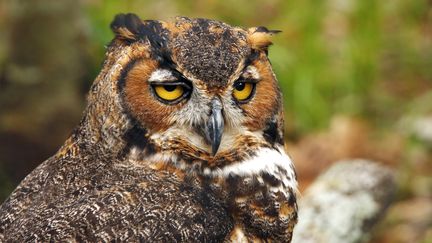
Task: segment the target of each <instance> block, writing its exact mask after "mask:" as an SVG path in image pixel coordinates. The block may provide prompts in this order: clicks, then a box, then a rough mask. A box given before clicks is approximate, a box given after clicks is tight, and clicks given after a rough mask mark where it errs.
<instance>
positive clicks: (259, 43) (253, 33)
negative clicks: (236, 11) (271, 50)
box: [247, 26, 281, 51]
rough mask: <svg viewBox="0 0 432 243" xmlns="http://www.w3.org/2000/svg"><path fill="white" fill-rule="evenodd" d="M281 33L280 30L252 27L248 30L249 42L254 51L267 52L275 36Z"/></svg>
mask: <svg viewBox="0 0 432 243" xmlns="http://www.w3.org/2000/svg"><path fill="white" fill-rule="evenodd" d="M279 32H281V31H280V30H269V29H267V28H266V27H264V26H259V27H252V28H249V29H248V38H247V39H248V42H249V45H250V46H251V47H252V49H255V50H264V51H267V49H268V47H269V46H270V45H271V44H272V41H271V39H272V37H273V35H275V34H277V33H279Z"/></svg>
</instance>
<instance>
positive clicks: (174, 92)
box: [154, 84, 184, 101]
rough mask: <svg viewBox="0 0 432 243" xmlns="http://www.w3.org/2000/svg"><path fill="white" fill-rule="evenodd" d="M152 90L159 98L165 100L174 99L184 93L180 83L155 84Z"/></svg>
mask: <svg viewBox="0 0 432 243" xmlns="http://www.w3.org/2000/svg"><path fill="white" fill-rule="evenodd" d="M154 90H155V92H156V94H157V96H159V98H161V99H163V100H166V101H173V100H176V99H178V98H180V97H182V95H183V94H184V88H183V86H181V85H171V84H170V85H155V86H154Z"/></svg>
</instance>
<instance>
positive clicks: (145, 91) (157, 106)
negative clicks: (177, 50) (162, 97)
mask: <svg viewBox="0 0 432 243" xmlns="http://www.w3.org/2000/svg"><path fill="white" fill-rule="evenodd" d="M157 67H158V63H157V62H156V61H155V60H151V59H141V60H137V61H136V62H135V63H134V64H133V66H132V68H131V69H130V70H129V72H128V73H127V75H126V77H125V86H124V91H123V92H124V99H125V101H126V104H127V106H128V108H129V110H130V111H131V113H132V114H133V116H134V117H135V118H136V119H138V120H139V121H140V122H141V123H142V124H141V125H142V126H143V127H145V128H146V129H147V130H148V131H149V132H152V133H153V132H159V131H162V130H166V129H167V128H168V127H169V126H170V125H171V124H169V123H168V121H169V119H168V117H169V116H170V114H171V113H172V112H173V111H174V110H176V109H178V106H176V105H165V104H163V103H161V102H160V101H158V100H157V99H156V98H155V97H154V94H152V91H151V86H150V84H149V82H148V81H147V80H148V79H149V77H150V75H151V73H152V72H153V71H154V70H155V69H156V68H157Z"/></svg>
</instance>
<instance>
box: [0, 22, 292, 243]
mask: <svg viewBox="0 0 432 243" xmlns="http://www.w3.org/2000/svg"><path fill="white" fill-rule="evenodd" d="M111 28H112V29H113V31H114V33H115V38H114V40H113V41H112V42H111V44H110V45H109V47H108V50H107V54H106V60H105V62H104V64H103V68H102V70H101V72H100V74H99V76H98V77H97V78H96V80H95V82H94V84H93V86H92V87H91V90H90V92H89V95H88V106H87V108H86V110H85V112H84V117H83V119H82V120H81V122H80V124H79V126H78V127H77V128H76V129H75V130H74V132H73V133H72V135H71V136H70V138H69V139H68V140H67V141H66V142H65V144H64V145H63V146H62V147H61V149H60V150H59V151H58V152H57V153H56V154H55V155H54V156H53V157H51V158H49V159H48V160H46V161H45V162H43V163H42V164H41V165H40V166H39V167H38V168H36V169H35V170H34V171H33V172H32V173H31V174H30V175H28V176H27V177H26V178H25V179H24V180H23V181H22V182H21V184H20V185H19V186H18V187H17V188H16V189H15V191H14V192H13V193H12V194H11V195H10V197H9V198H8V199H7V200H6V201H5V202H4V203H3V205H2V206H1V208H0V215H1V216H0V217H1V218H0V241H1V242H3V241H5V242H8V241H19V242H24V241H43V242H47V241H59V240H62V241H63V240H66V241H95V242H96V241H97V242H100V241H104V242H106V241H112V240H114V241H150V242H153V241H157V242H179V241H183V242H194V241H199V242H220V241H238V242H243V241H254V242H255V241H258V242H259V241H269V240H270V241H276V242H286V241H290V239H291V235H292V231H293V227H294V225H295V223H296V221H297V205H296V190H297V189H296V187H297V182H296V174H295V172H294V168H293V164H292V162H291V160H290V159H289V157H288V156H287V155H286V153H285V151H284V148H283V147H284V146H283V143H284V140H283V131H282V130H283V108H282V100H281V93H280V90H279V88H278V85H277V80H276V77H275V75H274V73H273V71H272V68H271V65H270V62H269V60H268V57H267V48H268V46H269V45H270V44H271V41H270V37H271V35H272V34H273V33H275V31H270V30H268V29H267V28H265V27H255V28H249V29H242V28H237V27H231V26H229V25H227V24H224V23H222V22H218V21H213V20H208V19H190V18H185V17H179V18H176V19H174V20H173V21H153V20H148V21H142V20H140V19H139V18H138V17H137V16H136V15H134V14H125V15H124V14H121V15H118V16H116V18H115V19H114V21H113V22H112V24H111Z"/></svg>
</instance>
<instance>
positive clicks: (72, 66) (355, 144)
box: [0, 0, 432, 242]
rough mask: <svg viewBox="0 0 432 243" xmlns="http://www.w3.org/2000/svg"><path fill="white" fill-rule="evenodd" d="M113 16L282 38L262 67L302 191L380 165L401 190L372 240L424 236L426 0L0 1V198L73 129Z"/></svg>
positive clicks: (430, 219)
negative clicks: (273, 83) (349, 170)
mask: <svg viewBox="0 0 432 243" xmlns="http://www.w3.org/2000/svg"><path fill="white" fill-rule="evenodd" d="M122 12H123V13H125V12H133V13H136V14H138V15H139V16H141V17H142V18H143V19H167V18H171V17H174V16H178V15H185V16H189V17H205V18H212V19H218V20H221V21H224V22H227V23H229V24H231V25H237V26H244V27H251V26H259V25H263V26H266V27H268V28H270V29H278V30H282V33H280V34H279V35H277V36H276V37H275V38H274V43H275V44H274V45H273V46H272V47H271V49H270V59H271V60H272V64H273V66H274V70H275V72H276V74H277V77H278V79H279V82H280V85H281V87H282V90H283V93H284V103H285V111H286V128H285V130H286V134H287V144H288V145H287V149H288V150H289V151H290V153H291V154H292V156H293V157H294V160H295V161H296V166H297V168H298V172H299V179H300V186H301V187H302V189H303V188H305V187H306V186H307V185H308V184H309V183H310V181H311V180H313V178H315V176H316V175H317V174H319V173H320V172H321V171H322V170H323V169H325V168H327V167H328V166H329V165H330V164H331V163H334V162H335V161H337V160H339V159H349V158H354V157H363V158H368V159H373V160H376V161H380V162H381V163H384V164H386V165H388V166H391V167H392V168H394V169H395V171H396V172H397V175H398V177H397V178H398V183H399V187H400V190H399V192H398V195H397V199H396V204H395V206H393V208H395V209H391V210H390V213H389V216H388V217H386V219H385V221H384V223H383V225H382V226H381V227H382V229H381V230H378V232H377V233H376V234H375V236H374V237H375V238H374V239H375V240H377V241H382V242H395V239H396V241H398V240H401V242H408V241H409V242H417V241H419V242H420V241H425V242H426V241H427V239H432V230H431V225H432V206H431V205H432V179H431V172H432V2H431V1H429V0H415V1H413V0H393V1H376V0H322V1H318V0H303V1H287V0H267V1H257V0H236V1H234V0H227V1H217V0H187V1H170V0H160V1H146V0H123V1H120V0H81V1H75V0H62V1H52V0H38V1H29V0H0V201H2V200H3V199H4V198H6V197H7V195H8V194H9V193H10V192H11V190H12V189H13V188H14V187H15V186H16V185H17V183H19V181H20V180H21V179H22V178H23V177H24V176H25V175H26V174H28V173H29V172H30V171H31V170H32V169H33V168H34V167H36V166H37V165H38V164H39V163H41V162H42V161H43V160H44V159H46V158H48V157H49V156H50V155H52V154H53V153H55V151H56V150H57V149H58V147H59V146H60V145H61V144H62V142H63V141H64V140H65V139H66V137H67V136H68V134H69V133H70V132H71V131H72V129H73V127H74V126H75V125H76V124H77V123H78V122H79V119H80V116H81V112H82V110H83V109H84V106H85V94H86V92H87V89H88V88H89V86H90V85H91V83H92V81H93V79H94V78H95V77H96V75H97V74H98V72H99V70H100V67H101V63H102V61H103V58H104V51H105V46H106V44H107V43H109V41H110V40H111V38H112V37H113V35H112V33H111V30H110V29H109V24H110V22H111V20H112V19H113V17H114V15H115V14H117V13H122ZM419 208H422V209H421V210H423V211H420V212H418V210H419ZM424 208H425V209H424ZM412 210H414V211H415V210H417V211H415V212H416V213H417V214H418V217H413V216H412V214H409V213H405V214H403V212H405V211H412ZM393 211H394V212H393ZM401 211H403V212H402V213H401ZM419 222H420V223H419ZM418 225H421V227H419V226H418ZM400 232H402V233H400ZM406 232H408V233H406ZM392 237H393V238H392ZM397 237H399V238H397ZM404 237H405V238H404ZM410 237H411V238H410ZM429 237H430V238H429Z"/></svg>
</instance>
